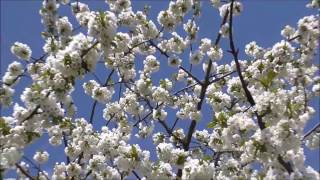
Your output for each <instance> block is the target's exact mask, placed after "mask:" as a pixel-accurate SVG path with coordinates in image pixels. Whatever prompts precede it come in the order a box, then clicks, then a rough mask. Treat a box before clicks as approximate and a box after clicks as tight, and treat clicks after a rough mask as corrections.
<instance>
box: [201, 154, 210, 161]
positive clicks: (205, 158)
mask: <svg viewBox="0 0 320 180" xmlns="http://www.w3.org/2000/svg"><path fill="white" fill-rule="evenodd" d="M202 160H204V161H211V160H212V157H211V156H209V155H204V156H203V157H202Z"/></svg>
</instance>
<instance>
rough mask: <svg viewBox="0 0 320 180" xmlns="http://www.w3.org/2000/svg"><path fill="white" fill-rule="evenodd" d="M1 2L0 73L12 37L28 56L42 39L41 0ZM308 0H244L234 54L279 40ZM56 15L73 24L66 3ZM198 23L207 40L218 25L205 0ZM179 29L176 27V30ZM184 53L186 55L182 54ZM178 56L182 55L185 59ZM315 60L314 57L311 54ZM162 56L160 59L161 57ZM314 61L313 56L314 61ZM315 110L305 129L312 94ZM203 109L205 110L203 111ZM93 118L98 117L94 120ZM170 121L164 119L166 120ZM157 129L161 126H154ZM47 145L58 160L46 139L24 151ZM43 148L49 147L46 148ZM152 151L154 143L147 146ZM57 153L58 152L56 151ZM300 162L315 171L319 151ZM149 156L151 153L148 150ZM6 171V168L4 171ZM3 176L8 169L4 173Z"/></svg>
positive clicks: (83, 105) (81, 98)
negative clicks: (253, 44) (251, 45)
mask: <svg viewBox="0 0 320 180" xmlns="http://www.w3.org/2000/svg"><path fill="white" fill-rule="evenodd" d="M0 1H1V35H0V38H1V67H0V68H1V69H0V70H1V76H2V75H3V74H4V72H5V70H6V68H7V65H8V64H9V63H11V62H13V61H14V60H16V58H15V57H14V56H13V55H12V54H11V53H10V46H11V45H12V44H13V43H14V42H15V41H20V42H23V43H26V44H28V45H29V46H30V47H31V48H32V52H33V53H32V56H33V57H40V56H41V55H42V54H43V51H42V46H43V43H44V41H43V39H42V38H41V37H40V33H41V31H43V26H42V24H41V22H40V15H39V13H38V12H39V9H40V7H41V4H42V1H40V0H39V1H38V0H0ZM83 2H85V3H87V4H89V7H90V9H91V10H105V9H106V8H107V5H106V4H105V3H104V1H102V0H90V1H89V0H87V1H83ZM168 2H169V1H167V0H149V1H146V0H133V1H132V4H133V9H134V11H136V10H143V7H144V5H145V4H148V5H151V7H152V8H151V10H150V17H151V18H152V19H156V17H157V13H158V12H159V11H160V10H161V9H165V8H167V7H168ZM307 2H308V1H304V0H279V1H278V0H244V1H243V4H244V12H243V13H242V14H241V16H239V17H237V18H236V19H235V25H234V28H235V29H234V31H235V40H236V45H237V47H239V48H240V51H241V53H240V59H241V58H243V59H244V58H246V56H245V55H244V53H243V50H244V45H245V44H247V43H248V42H251V41H253V40H254V41H256V42H257V43H258V44H259V45H260V46H262V47H270V46H272V45H273V44H274V43H275V42H277V41H279V40H281V36H280V31H281V29H282V28H283V27H284V26H285V25H287V24H288V25H291V26H293V27H295V26H296V23H297V21H298V20H299V19H300V18H301V17H303V16H306V15H310V14H316V13H317V11H316V10H311V9H307V8H305V5H306V4H307ZM59 11H60V15H61V16H68V17H69V19H70V20H71V22H72V23H73V25H74V27H77V26H78V24H77V23H76V22H75V19H74V18H73V17H72V15H71V12H70V8H69V7H67V6H62V8H60V10H59ZM198 23H199V25H200V34H199V36H200V37H208V38H211V39H213V38H214V37H215V36H216V34H217V31H218V24H219V23H220V18H219V16H218V11H217V10H215V9H213V8H211V7H210V5H209V2H208V1H207V0H206V1H203V12H202V18H201V20H200V21H198ZM179 31H180V30H179ZM221 46H222V47H225V48H224V49H227V48H226V47H227V41H222V44H221ZM185 57H186V56H185ZM185 57H184V58H185ZM230 58H231V56H229V55H226V57H225V59H230ZM317 59H318V57H317ZM162 60H164V58H162ZM163 62H164V63H162V67H163V68H164V71H162V72H160V73H157V74H156V75H155V79H156V80H157V79H159V78H161V77H162V78H164V77H168V73H173V72H174V70H173V69H172V68H167V67H165V66H166V61H165V60H164V61H163ZM186 62H187V61H185V63H186ZM317 64H319V61H318V62H317ZM137 67H138V68H141V62H138V65H137ZM199 69H202V68H201V67H199V68H196V69H195V72H196V74H197V75H199V77H201V76H200V75H201V73H200V72H201V71H200V70H199ZM97 74H98V76H99V77H100V79H102V80H103V81H104V79H105V76H106V75H105V74H106V72H105V68H104V67H103V66H102V65H101V64H100V66H99V67H98V72H97ZM88 79H93V77H92V76H88V77H87V78H85V80H88ZM85 80H81V81H79V82H78V83H77V87H78V88H79V89H78V90H77V91H76V92H75V93H74V94H73V97H74V100H75V102H76V104H78V111H79V112H78V117H85V118H89V116H90V114H89V112H88V109H91V105H92V99H90V98H89V97H88V96H86V95H85V94H84V93H83V89H82V88H81V85H82V83H83V82H84V81H85ZM28 83H30V81H29V80H27V79H23V80H22V81H20V84H19V86H18V88H17V90H16V93H15V94H16V95H15V101H16V102H20V100H19V97H20V94H21V92H22V90H23V88H22V87H25V85H27V84H28ZM311 103H312V106H314V107H315V108H316V110H317V113H316V115H315V117H314V118H313V120H312V121H311V122H310V123H309V124H308V125H307V127H306V131H307V130H309V129H310V128H312V127H313V126H314V125H315V124H316V123H317V122H318V121H319V120H318V119H319V98H317V99H314V100H313V101H312V102H311ZM103 108H104V107H103V105H98V107H97V111H96V112H97V113H96V116H95V122H96V125H95V127H98V126H99V125H102V124H104V123H105V121H104V120H103V119H102V110H103ZM11 112H12V109H4V110H3V113H2V114H3V115H8V114H9V113H11ZM203 113H204V117H205V118H204V120H203V121H202V122H201V123H200V124H199V125H198V126H197V127H198V128H199V129H203V128H204V127H205V126H206V124H207V123H208V121H209V120H210V119H211V117H212V115H210V114H211V110H210V108H209V107H207V106H204V111H203ZM206 114H208V115H206ZM98 118H99V119H98ZM169 118H172V119H173V115H169ZM171 123H172V122H169V124H171ZM178 125H179V126H181V127H187V126H189V121H182V122H181V121H180V122H179V124H178ZM159 130H161V131H162V130H163V129H161V128H159ZM131 142H136V143H139V144H140V145H141V146H142V148H147V147H148V145H150V143H152V142H151V140H150V139H147V140H143V141H141V140H137V139H134V138H133V139H132V140H131ZM35 147H36V148H37V149H38V148H41V149H47V150H48V151H49V152H55V153H50V155H51V157H50V161H49V164H50V165H53V164H54V162H56V161H64V160H65V157H64V155H63V154H61V153H62V149H61V148H53V147H51V146H50V145H49V144H48V142H47V140H46V138H42V139H41V140H39V141H37V142H35V144H34V145H33V146H30V147H28V148H27V150H26V152H25V153H26V155H27V156H29V157H31V158H32V155H33V153H34V152H35V150H36V148H35ZM48 148H49V149H48ZM150 150H151V151H152V150H155V149H154V148H151V149H150ZM57 152H58V153H57ZM306 155H307V157H306V164H308V165H311V166H312V167H314V168H315V169H317V170H320V165H319V164H318V163H319V151H318V150H315V151H310V150H308V149H306ZM152 156H153V158H154V157H155V154H154V153H152ZM10 174H11V173H10ZM8 175H9V174H8Z"/></svg>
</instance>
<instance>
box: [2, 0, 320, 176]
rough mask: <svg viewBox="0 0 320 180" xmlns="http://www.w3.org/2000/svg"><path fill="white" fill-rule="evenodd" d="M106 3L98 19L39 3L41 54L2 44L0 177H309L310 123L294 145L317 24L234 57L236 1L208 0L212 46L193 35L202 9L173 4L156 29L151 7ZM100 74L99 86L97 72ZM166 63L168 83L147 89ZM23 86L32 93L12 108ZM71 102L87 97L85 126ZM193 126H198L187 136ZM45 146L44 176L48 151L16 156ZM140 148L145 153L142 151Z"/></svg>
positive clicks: (314, 88)
mask: <svg viewBox="0 0 320 180" xmlns="http://www.w3.org/2000/svg"><path fill="white" fill-rule="evenodd" d="M105 2H106V4H107V5H108V9H107V10H101V11H94V10H90V8H89V6H88V5H87V4H85V3H82V2H78V1H70V0H44V1H43V3H42V8H41V10H40V11H39V13H40V15H41V18H42V21H41V22H42V23H43V25H44V32H42V38H43V39H44V42H45V43H44V45H43V51H44V55H43V56H41V57H40V58H34V57H33V56H32V51H31V48H30V47H29V46H28V45H26V44H23V43H20V42H15V43H14V44H13V45H12V47H11V52H12V54H14V55H15V56H16V58H17V59H18V60H23V61H21V62H19V61H14V62H12V63H11V64H10V65H9V66H8V68H7V71H6V73H5V74H4V76H3V77H2V80H1V86H0V103H1V106H6V107H8V108H12V114H9V115H8V116H3V117H0V177H2V174H5V173H6V172H7V171H8V170H9V169H16V174H17V176H18V177H19V178H22V179H23V178H29V179H32V178H36V179H87V178H89V179H126V178H127V179H130V178H131V179H132V178H137V179H185V180H187V179H195V180H196V179H219V180H222V179H264V178H265V179H315V180H316V179H319V178H320V177H319V173H318V172H317V171H316V170H315V169H313V168H312V167H311V166H306V165H305V159H306V154H305V149H304V148H305V146H306V147H307V148H310V149H317V148H319V137H320V133H319V125H318V126H316V128H314V129H312V130H311V131H310V133H307V134H304V129H305V127H306V125H307V124H308V122H309V121H310V120H311V119H312V117H313V115H314V114H315V112H316V109H315V108H314V107H312V106H311V105H310V101H311V100H312V99H313V98H317V96H319V95H320V77H319V75H317V74H319V66H318V65H317V64H316V63H315V62H314V57H315V53H317V52H316V51H317V49H318V48H319V41H318V40H319V38H320V31H319V27H320V24H319V15H310V16H306V17H303V18H301V19H300V20H299V21H298V22H297V25H296V27H292V26H289V25H287V26H285V27H284V28H283V29H282V30H281V32H280V34H281V35H282V39H281V40H280V41H279V42H276V43H275V44H274V45H273V46H271V47H266V48H264V47H262V46H260V45H258V43H257V42H255V41H252V42H250V43H248V44H247V45H246V46H245V47H244V53H245V54H246V55H247V56H246V59H241V60H239V59H238V50H235V49H236V48H235V47H234V46H235V45H234V42H233V41H234V38H233V34H232V31H233V30H234V29H236V28H235V27H233V23H232V22H233V20H236V19H235V18H239V17H238V16H240V15H241V13H242V11H243V4H242V3H241V2H240V1H235V0H231V1H220V0H210V2H211V5H212V8H213V9H214V10H217V11H219V15H220V18H221V21H222V23H221V26H220V28H219V30H218V32H217V38H216V40H212V39H210V38H208V37H203V38H199V33H200V30H201V29H200V27H199V25H198V23H199V19H200V18H201V13H202V2H200V1H199V0H175V1H170V2H169V6H168V8H167V9H165V10H162V11H160V12H159V13H158V16H157V20H153V19H151V17H150V16H149V9H148V7H145V9H144V10H143V11H134V10H133V8H132V3H134V2H131V1H130V0H106V1H105ZM61 6H69V7H70V8H71V12H72V14H73V16H74V17H75V18H74V19H75V20H76V21H77V24H78V25H79V29H81V32H77V31H76V28H73V27H74V26H75V25H74V24H72V23H71V22H70V21H71V20H70V21H69V19H71V18H68V17H66V16H60V14H59V8H60V7H61ZM319 6H320V5H319V1H317V0H313V1H311V3H309V4H308V5H307V7H309V8H319ZM240 17H241V16H240ZM75 27H76V26H75ZM180 29H181V30H180ZM182 31H183V32H182ZM220 41H227V42H230V49H231V51H229V50H228V49H224V48H222V46H220V45H219V42H220ZM228 52H231V54H232V56H233V58H231V59H228V58H229V56H226V54H227V53H228ZM163 59H165V61H163ZM227 60H229V61H227ZM226 62H229V63H226ZM100 65H101V66H103V67H101V68H102V69H104V71H103V74H104V75H105V77H103V78H105V79H106V81H105V82H104V83H103V82H101V81H100V78H99V77H98V75H97V74H95V73H96V72H97V71H98V70H96V67H97V66H100ZM186 65H189V67H188V68H187V67H186ZM164 66H168V68H169V69H170V70H173V71H175V73H173V74H171V73H170V74H168V73H164V74H162V75H164V76H165V77H160V78H158V77H159V76H161V74H160V73H159V71H160V72H161V70H162V68H163V67H164ZM99 68H100V67H99ZM197 68H200V69H201V68H202V70H203V71H201V70H200V71H199V72H197V73H195V72H196V70H197ZM200 75H202V77H199V76H200ZM25 76H27V77H30V79H31V80H30V84H28V85H27V87H25V88H24V89H23V91H22V93H21V95H20V99H21V101H13V99H14V92H15V88H17V87H19V85H18V83H19V80H21V79H22V78H24V77H25ZM92 77H94V78H95V79H92ZM88 79H89V80H88ZM80 81H82V88H79V89H78V88H76V87H78V86H77V84H79V83H80ZM83 81H84V82H83ZM74 91H80V92H81V93H83V94H85V95H87V98H88V97H89V98H91V99H92V101H93V105H92V107H90V106H86V109H85V110H86V112H87V113H88V117H79V113H78V109H77V104H75V102H74V100H73V99H74V98H75V97H74V94H73V92H74ZM97 106H102V107H103V110H102V113H101V114H102V117H97V115H95V112H96V107H97ZM207 109H210V110H207ZM97 111H98V110H97ZM208 111H209V112H210V113H208ZM208 119H209V120H208ZM97 121H100V122H99V124H101V122H102V124H103V125H101V127H97V125H96V122H97ZM201 121H206V122H204V123H205V124H207V127H205V128H203V127H201V128H200V127H197V125H198V123H199V122H201ZM158 126H159V128H158ZM46 137H47V141H48V143H49V145H50V147H51V146H57V147H60V148H62V149H63V154H64V155H65V157H66V158H65V161H61V162H55V165H54V166H53V167H48V168H47V166H49V165H47V164H48V162H49V161H52V160H54V156H55V155H52V154H49V152H50V151H49V150H48V149H37V151H36V152H35V153H34V156H33V160H32V159H28V158H27V157H26V155H24V150H25V149H26V147H27V146H29V145H31V146H32V145H33V143H34V142H35V141H36V140H37V139H39V138H46ZM145 140H150V141H152V142H153V144H151V143H150V146H149V144H148V146H145V145H143V143H141V144H140V142H141V141H145ZM137 141H138V142H137ZM40 165H41V166H40ZM33 167H34V168H35V169H36V170H32V168H33ZM43 167H46V168H43ZM41 168H42V169H41ZM49 168H52V170H50V171H48V172H46V171H45V170H44V169H49ZM35 171H37V172H36V173H35Z"/></svg>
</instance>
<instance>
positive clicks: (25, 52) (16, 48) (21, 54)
mask: <svg viewBox="0 0 320 180" xmlns="http://www.w3.org/2000/svg"><path fill="white" fill-rule="evenodd" d="M11 53H12V54H14V55H16V56H17V57H18V58H19V59H23V60H27V61H28V60H29V59H30V58H31V53H32V51H31V49H30V47H29V46H28V45H26V44H23V43H20V42H15V43H14V44H13V45H12V46H11Z"/></svg>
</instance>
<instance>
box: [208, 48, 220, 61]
mask: <svg viewBox="0 0 320 180" xmlns="http://www.w3.org/2000/svg"><path fill="white" fill-rule="evenodd" d="M207 55H208V56H209V58H210V59H211V60H213V61H218V60H220V59H221V58H222V56H223V51H222V49H221V48H218V47H211V48H210V49H209V51H208V52H207Z"/></svg>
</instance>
